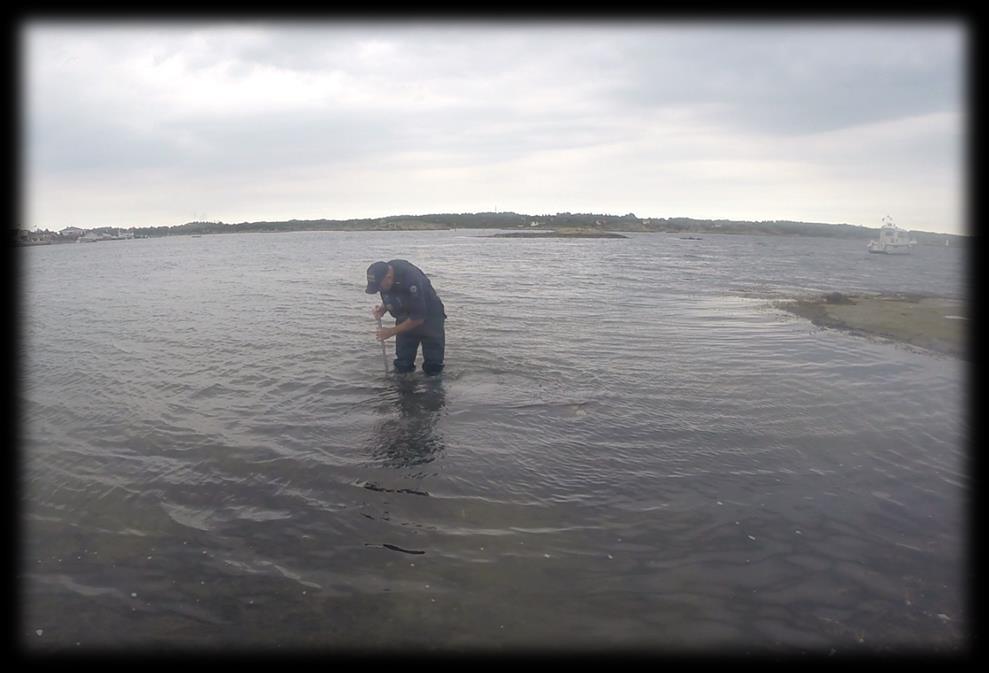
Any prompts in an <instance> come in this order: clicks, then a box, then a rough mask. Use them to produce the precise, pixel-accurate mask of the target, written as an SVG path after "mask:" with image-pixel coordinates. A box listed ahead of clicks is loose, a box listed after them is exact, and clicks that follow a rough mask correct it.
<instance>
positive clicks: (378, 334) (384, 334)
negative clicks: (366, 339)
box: [374, 327, 398, 341]
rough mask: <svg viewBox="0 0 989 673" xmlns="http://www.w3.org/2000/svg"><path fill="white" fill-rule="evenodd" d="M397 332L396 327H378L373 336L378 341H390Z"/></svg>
mask: <svg viewBox="0 0 989 673" xmlns="http://www.w3.org/2000/svg"><path fill="white" fill-rule="evenodd" d="M397 332H398V328H397V327H379V328H378V329H377V330H375V332H374V336H375V338H376V339H377V340H378V341H384V340H385V339H390V338H391V337H393V336H395V334H396V333H397Z"/></svg>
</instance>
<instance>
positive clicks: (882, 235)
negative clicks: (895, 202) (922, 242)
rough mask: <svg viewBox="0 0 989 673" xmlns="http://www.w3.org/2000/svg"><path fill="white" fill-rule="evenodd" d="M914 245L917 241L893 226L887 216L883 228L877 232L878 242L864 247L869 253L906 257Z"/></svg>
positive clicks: (906, 232) (904, 230)
mask: <svg viewBox="0 0 989 673" xmlns="http://www.w3.org/2000/svg"><path fill="white" fill-rule="evenodd" d="M916 245H917V241H915V240H914V239H912V238H910V232H909V231H907V230H906V229H900V228H899V227H898V226H896V225H895V224H893V220H892V219H891V218H890V216H889V215H887V216H886V217H884V218H883V226H882V228H881V229H880V230H879V240H878V241H869V243H868V245H867V246H866V247H867V248H868V250H869V252H877V253H883V254H886V255H908V254H910V251H911V250H913V248H914V246H916Z"/></svg>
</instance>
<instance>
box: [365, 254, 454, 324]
mask: <svg viewBox="0 0 989 673" xmlns="http://www.w3.org/2000/svg"><path fill="white" fill-rule="evenodd" d="M388 264H390V265H391V267H392V268H393V269H395V280H394V282H392V286H391V288H389V290H388V291H387V292H385V291H384V290H382V291H381V292H380V294H381V304H382V306H384V307H385V309H386V310H387V311H388V313H390V314H391V315H392V317H394V318H395V320H396V321H397V322H399V323H401V322H404V321H405V320H427V319H437V318H440V319H442V318H446V313H445V311H444V307H443V302H442V301H440V298H439V296H437V294H436V290H434V289H433V284H432V283H430V282H429V278H428V277H427V276H426V274H425V273H423V272H422V269H420V268H419V267H417V266H416V265H415V264H412V263H411V262H407V261H406V260H404V259H393V260H391V261H389V262H388Z"/></svg>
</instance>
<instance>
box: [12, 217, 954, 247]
mask: <svg viewBox="0 0 989 673" xmlns="http://www.w3.org/2000/svg"><path fill="white" fill-rule="evenodd" d="M880 226H881V225H880ZM445 229H503V230H514V231H512V232H510V233H508V234H504V235H511V236H516V235H517V234H522V233H523V232H524V233H525V235H527V236H532V235H541V236H546V237H563V238H574V237H589V236H593V237H595V238H598V237H607V238H613V237H616V236H617V237H621V234H622V233H638V232H650V233H670V234H680V235H694V234H701V233H705V234H745V235H758V236H819V237H826V238H852V239H862V240H863V241H864V240H868V239H874V238H878V236H879V227H878V226H877V227H863V226H859V225H851V224H827V223H820V222H793V221H789V220H772V221H759V222H753V221H746V220H697V219H693V218H689V217H672V218H668V217H666V218H658V217H648V218H640V217H636V215H635V214H633V213H628V214H626V215H602V214H595V213H556V214H555V215H526V214H521V213H514V212H497V213H492V212H483V213H443V214H434V215H392V216H388V217H379V218H362V219H349V220H326V219H320V220H286V221H277V222H271V221H261V222H239V223H236V224H230V223H224V222H187V223H185V224H179V225H175V226H164V227H130V228H120V227H97V228H93V229H79V228H76V227H68V228H66V229H62V230H61V231H58V232H52V231H48V230H47V229H46V230H43V231H42V230H36V231H33V232H29V231H26V230H24V229H16V230H13V238H14V243H15V244H17V245H46V244H52V243H76V242H90V241H92V242H97V241H108V240H120V239H131V238H156V237H162V236H203V235H214V234H239V233H273V232H291V231H429V230H445ZM579 232H583V233H579ZM495 235H496V236H501V235H502V234H495ZM911 236H912V237H913V238H914V239H916V241H917V243H918V245H937V246H944V245H945V244H946V243H947V244H948V245H964V244H965V243H966V242H967V239H968V237H967V236H959V235H956V234H938V233H933V232H926V231H916V230H913V231H911ZM687 238H690V236H687Z"/></svg>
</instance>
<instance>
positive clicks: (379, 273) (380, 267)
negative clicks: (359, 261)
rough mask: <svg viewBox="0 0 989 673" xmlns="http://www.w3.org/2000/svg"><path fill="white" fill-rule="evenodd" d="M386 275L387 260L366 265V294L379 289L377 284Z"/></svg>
mask: <svg viewBox="0 0 989 673" xmlns="http://www.w3.org/2000/svg"><path fill="white" fill-rule="evenodd" d="M387 275H388V263H387V262H375V263H374V264H372V265H371V266H369V267H367V289H366V290H364V291H365V292H367V293H368V294H374V293H375V292H377V291H378V290H379V288H378V285H380V284H381V279H382V278H384V277H385V276H387Z"/></svg>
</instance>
